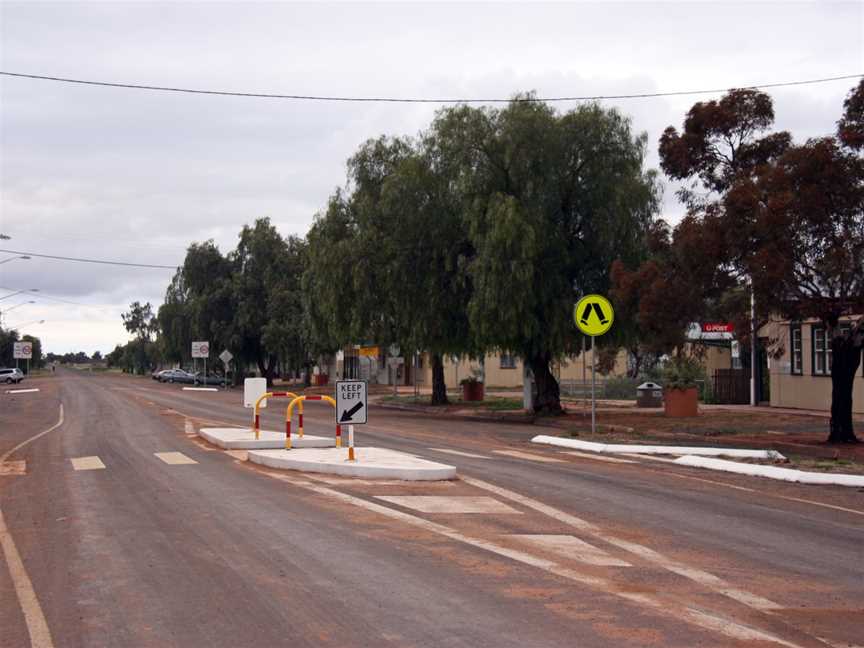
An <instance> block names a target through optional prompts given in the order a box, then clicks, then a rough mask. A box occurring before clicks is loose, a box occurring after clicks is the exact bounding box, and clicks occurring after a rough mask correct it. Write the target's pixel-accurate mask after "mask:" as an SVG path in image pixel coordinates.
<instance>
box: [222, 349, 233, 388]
mask: <svg viewBox="0 0 864 648" xmlns="http://www.w3.org/2000/svg"><path fill="white" fill-rule="evenodd" d="M233 357H234V355H233V354H232V353H231V352H230V351H229V350H228V349H225V350H224V351H223V352H222V353H220V354H219V359H220V360H221V361H222V364H223V365H225V389H226V390H227V389H228V363H229V362H231V359H232V358H233Z"/></svg>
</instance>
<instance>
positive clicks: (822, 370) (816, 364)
mask: <svg viewBox="0 0 864 648" xmlns="http://www.w3.org/2000/svg"><path fill="white" fill-rule="evenodd" d="M849 328H850V326H849V325H848V324H844V325H842V326H841V327H840V333H841V334H844V335H845V334H846V333H848V332H849ZM831 360H832V354H831V339H830V338H829V337H828V332H827V331H826V330H825V327H823V326H814V327H813V374H814V375H816V376H830V375H831Z"/></svg>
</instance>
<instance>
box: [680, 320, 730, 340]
mask: <svg viewBox="0 0 864 648" xmlns="http://www.w3.org/2000/svg"><path fill="white" fill-rule="evenodd" d="M687 339H688V340H733V339H735V327H734V325H732V324H730V323H728V322H702V323H699V322H693V323H692V324H690V327H689V328H688V329H687Z"/></svg>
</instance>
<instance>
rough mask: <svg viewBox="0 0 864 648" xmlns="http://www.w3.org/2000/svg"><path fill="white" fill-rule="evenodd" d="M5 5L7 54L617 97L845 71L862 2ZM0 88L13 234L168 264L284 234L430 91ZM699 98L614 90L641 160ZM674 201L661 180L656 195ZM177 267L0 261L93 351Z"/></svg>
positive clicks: (248, 83)
mask: <svg viewBox="0 0 864 648" xmlns="http://www.w3.org/2000/svg"><path fill="white" fill-rule="evenodd" d="M0 11H2V16H0V17H2V21H0V22H2V30H3V31H2V34H0V36H2V39H0V40H2V55H3V61H4V64H3V65H4V68H5V69H7V70H14V71H22V72H31V73H36V74H51V75H56V76H69V77H77V78H88V79H99V80H106V81H130V82H135V83H144V84H157V85H176V86H187V87H197V88H217V89H226V90H237V91H247V90H248V91H265V92H268V91H269V92H283V93H301V94H338V95H358V96H398V97H411V96H424V97H454V96H455V97H508V96H511V95H513V94H514V93H516V92H521V91H526V90H531V89H534V90H536V91H537V92H538V94H540V95H541V96H565V95H566V96H571V95H594V94H624V93H632V92H643V91H668V90H680V89H690V88H692V89H698V88H705V87H709V88H711V87H726V86H727V85H746V84H751V83H757V82H769V81H776V80H781V81H782V80H794V79H800V78H812V77H819V76H832V75H835V74H841V73H855V72H857V71H858V69H859V68H860V61H861V60H862V59H864V56H862V54H864V50H862V39H861V34H860V24H861V19H862V17H864V14H862V11H864V9H862V7H861V6H860V5H857V4H851V3H850V4H847V5H840V4H826V3H817V4H777V3H768V4H759V3H747V4H740V5H739V4H730V3H722V4H721V3H717V4H713V3H712V4H701V3H691V4H679V3H675V4H659V3H598V4H587V3H578V4H553V5H546V4H539V3H530V4H528V3H526V4H519V5H514V4H500V5H499V4H476V5H475V4H454V5H451V4H446V5H444V4H429V5H422V4H405V5H401V4H387V5H367V4H348V5H345V4H338V5H299V4H247V3H236V4H235V3H208V4H191V3H167V4H158V3H146V4H145V3H128V4H127V3H112V4H102V3H59V4H47V3H4V4H3V5H2V8H0ZM851 85H852V84H851V83H850V84H848V87H851ZM848 87H847V86H846V84H830V85H824V86H806V87H801V88H796V89H794V90H792V89H790V90H782V91H781V90H778V91H777V92H776V93H772V94H774V96H775V97H776V98H777V102H776V108H777V114H778V126H779V127H782V128H788V129H790V130H791V131H792V132H793V134H794V135H795V136H796V138H799V139H803V138H806V137H808V136H811V135H814V134H820V133H826V132H830V131H831V130H832V129H833V123H834V121H836V119H837V117H838V116H839V106H840V103H842V98H843V96H845V93H846V91H847V90H848ZM0 93H2V99H3V105H2V112H0V153H2V157H0V179H2V187H3V192H2V197H0V210H2V211H0V231H2V232H4V233H7V234H9V235H11V236H13V240H12V241H7V242H6V246H7V247H9V248H11V249H24V250H32V251H38V252H44V253H47V254H63V255H68V256H81V257H93V258H107V259H120V260H126V261H137V262H143V263H155V264H168V265H172V264H177V263H180V262H181V261H182V258H183V255H184V251H185V248H186V247H187V245H188V244H189V243H190V242H192V241H202V240H206V239H208V238H213V239H214V240H216V242H217V243H218V244H219V245H220V246H221V248H222V249H223V250H228V249H231V248H232V247H233V246H234V244H235V241H236V237H237V233H238V232H239V230H240V228H241V227H242V226H243V224H245V223H249V222H251V221H252V220H253V219H255V218H257V217H260V216H270V217H271V218H272V219H273V221H274V222H276V223H277V224H278V226H279V227H280V229H281V231H282V232H283V233H285V234H288V233H295V234H303V233H305V231H306V230H307V229H308V227H309V225H310V224H311V222H312V218H313V216H314V214H315V213H316V212H317V211H318V210H320V209H322V208H323V207H324V206H325V205H326V201H327V198H328V196H329V195H330V193H331V192H332V191H333V189H334V188H335V187H337V186H340V185H342V184H343V183H344V182H345V160H346V159H347V157H348V156H349V155H351V154H352V153H353V152H354V151H355V150H356V148H357V147H358V146H359V145H360V144H361V143H362V142H363V141H364V140H366V139H368V138H371V137H377V136H378V135H381V134H385V133H386V134H394V135H414V134H416V133H417V132H418V131H420V130H421V129H423V128H425V127H426V126H427V125H428V124H429V122H430V120H431V119H432V117H433V115H434V113H435V110H436V109H437V108H438V106H436V105H426V104H423V105H412V104H366V103H362V104H356V103H310V102H293V101H279V100H266V99H244V98H235V97H213V96H201V95H180V94H172V93H152V92H144V91H133V90H120V89H111V88H96V87H87V86H70V85H65V84H55V83H49V82H42V81H30V80H23V79H9V78H5V77H4V78H2V79H0ZM700 98H709V97H692V96H689V97H675V98H663V99H643V100H632V101H623V100H622V101H610V102H607V105H614V106H616V107H618V108H619V109H620V110H621V111H622V112H624V113H625V114H628V115H630V116H631V117H632V120H633V127H634V130H636V131H643V130H644V131H646V132H647V133H648V136H649V159H648V163H649V165H651V166H655V167H656V166H657V164H658V160H657V154H656V142H657V139H658V138H659V136H660V133H661V132H662V130H663V128H665V127H666V126H668V125H670V124H672V125H676V126H678V125H680V123H681V122H682V120H683V116H684V114H685V112H686V111H687V109H688V108H689V107H690V105H692V103H693V102H694V101H695V100H697V99H700ZM571 105H572V104H571ZM568 107H570V106H568V105H567V104H562V105H560V106H559V108H560V109H561V110H566V109H567V108H568ZM681 212H682V209H681V207H680V205H678V203H677V201H676V199H675V197H674V186H670V187H669V188H668V189H667V191H666V194H665V197H664V203H663V213H664V215H666V216H667V217H669V218H670V219H672V220H675V219H677V218H679V217H680V215H681ZM0 247H3V246H0ZM170 275H171V272H170V271H161V270H160V271H157V270H144V269H131V268H111V267H105V266H95V265H85V264H74V263H61V262H58V261H49V260H37V259H33V260H31V261H15V262H11V263H8V264H4V265H2V266H0V285H4V286H13V287H39V288H40V289H42V290H43V291H44V292H45V293H47V294H51V295H54V296H56V297H59V298H64V299H68V300H71V301H76V302H80V303H88V304H97V305H107V307H108V309H109V310H107V311H102V310H96V309H90V310H87V309H83V308H82V309H81V310H78V311H76V310H74V309H75V308H76V307H73V306H71V305H68V304H62V303H60V302H54V303H53V304H50V305H49V302H47V300H46V302H45V304H44V308H45V311H44V313H45V315H44V316H45V319H46V320H47V321H46V324H45V325H44V326H43V327H42V328H41V331H43V333H42V336H43V339H44V340H45V344H46V348H47V349H49V350H56V351H66V350H73V349H78V348H85V349H87V350H90V349H91V347H90V346H88V345H97V344H98V346H96V347H92V348H100V349H101V350H103V351H105V350H106V349H110V348H113V345H114V343H116V342H121V341H123V340H125V339H126V336H125V331H124V330H123V329H122V325H121V324H120V322H119V317H118V314H119V312H120V310H122V308H124V307H125V306H127V305H128V304H129V303H130V302H131V301H134V300H142V301H147V300H149V301H151V302H153V303H154V304H156V303H158V302H159V301H160V300H161V297H162V295H163V294H164V289H165V287H166V285H167V282H168V280H169V278H170ZM0 306H2V302H0ZM69 309H72V310H71V311H70V310H69ZM20 310H21V311H24V308H22V309H20ZM16 312H17V311H16ZM40 312H41V311H40ZM70 312H71V313H73V315H70ZM99 336H102V337H99ZM97 338H98V339H100V340H103V339H104V342H102V343H98V342H97Z"/></svg>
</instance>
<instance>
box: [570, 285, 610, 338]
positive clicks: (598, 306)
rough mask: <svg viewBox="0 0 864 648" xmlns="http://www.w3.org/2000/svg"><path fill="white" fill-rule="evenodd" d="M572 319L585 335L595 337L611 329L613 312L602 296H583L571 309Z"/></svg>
mask: <svg viewBox="0 0 864 648" xmlns="http://www.w3.org/2000/svg"><path fill="white" fill-rule="evenodd" d="M573 319H574V320H576V326H578V327H579V330H580V331H582V332H583V333H584V334H585V335H590V336H591V337H596V336H598V335H603V334H604V333H605V332H606V331H608V330H609V329H610V328H612V322H613V321H614V319H615V311H614V310H612V304H610V303H609V300H608V299H606V298H605V297H603V296H602V295H585V296H584V297H583V298H582V299H580V300H579V302H578V303H577V304H576V307H575V308H574V309H573Z"/></svg>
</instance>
